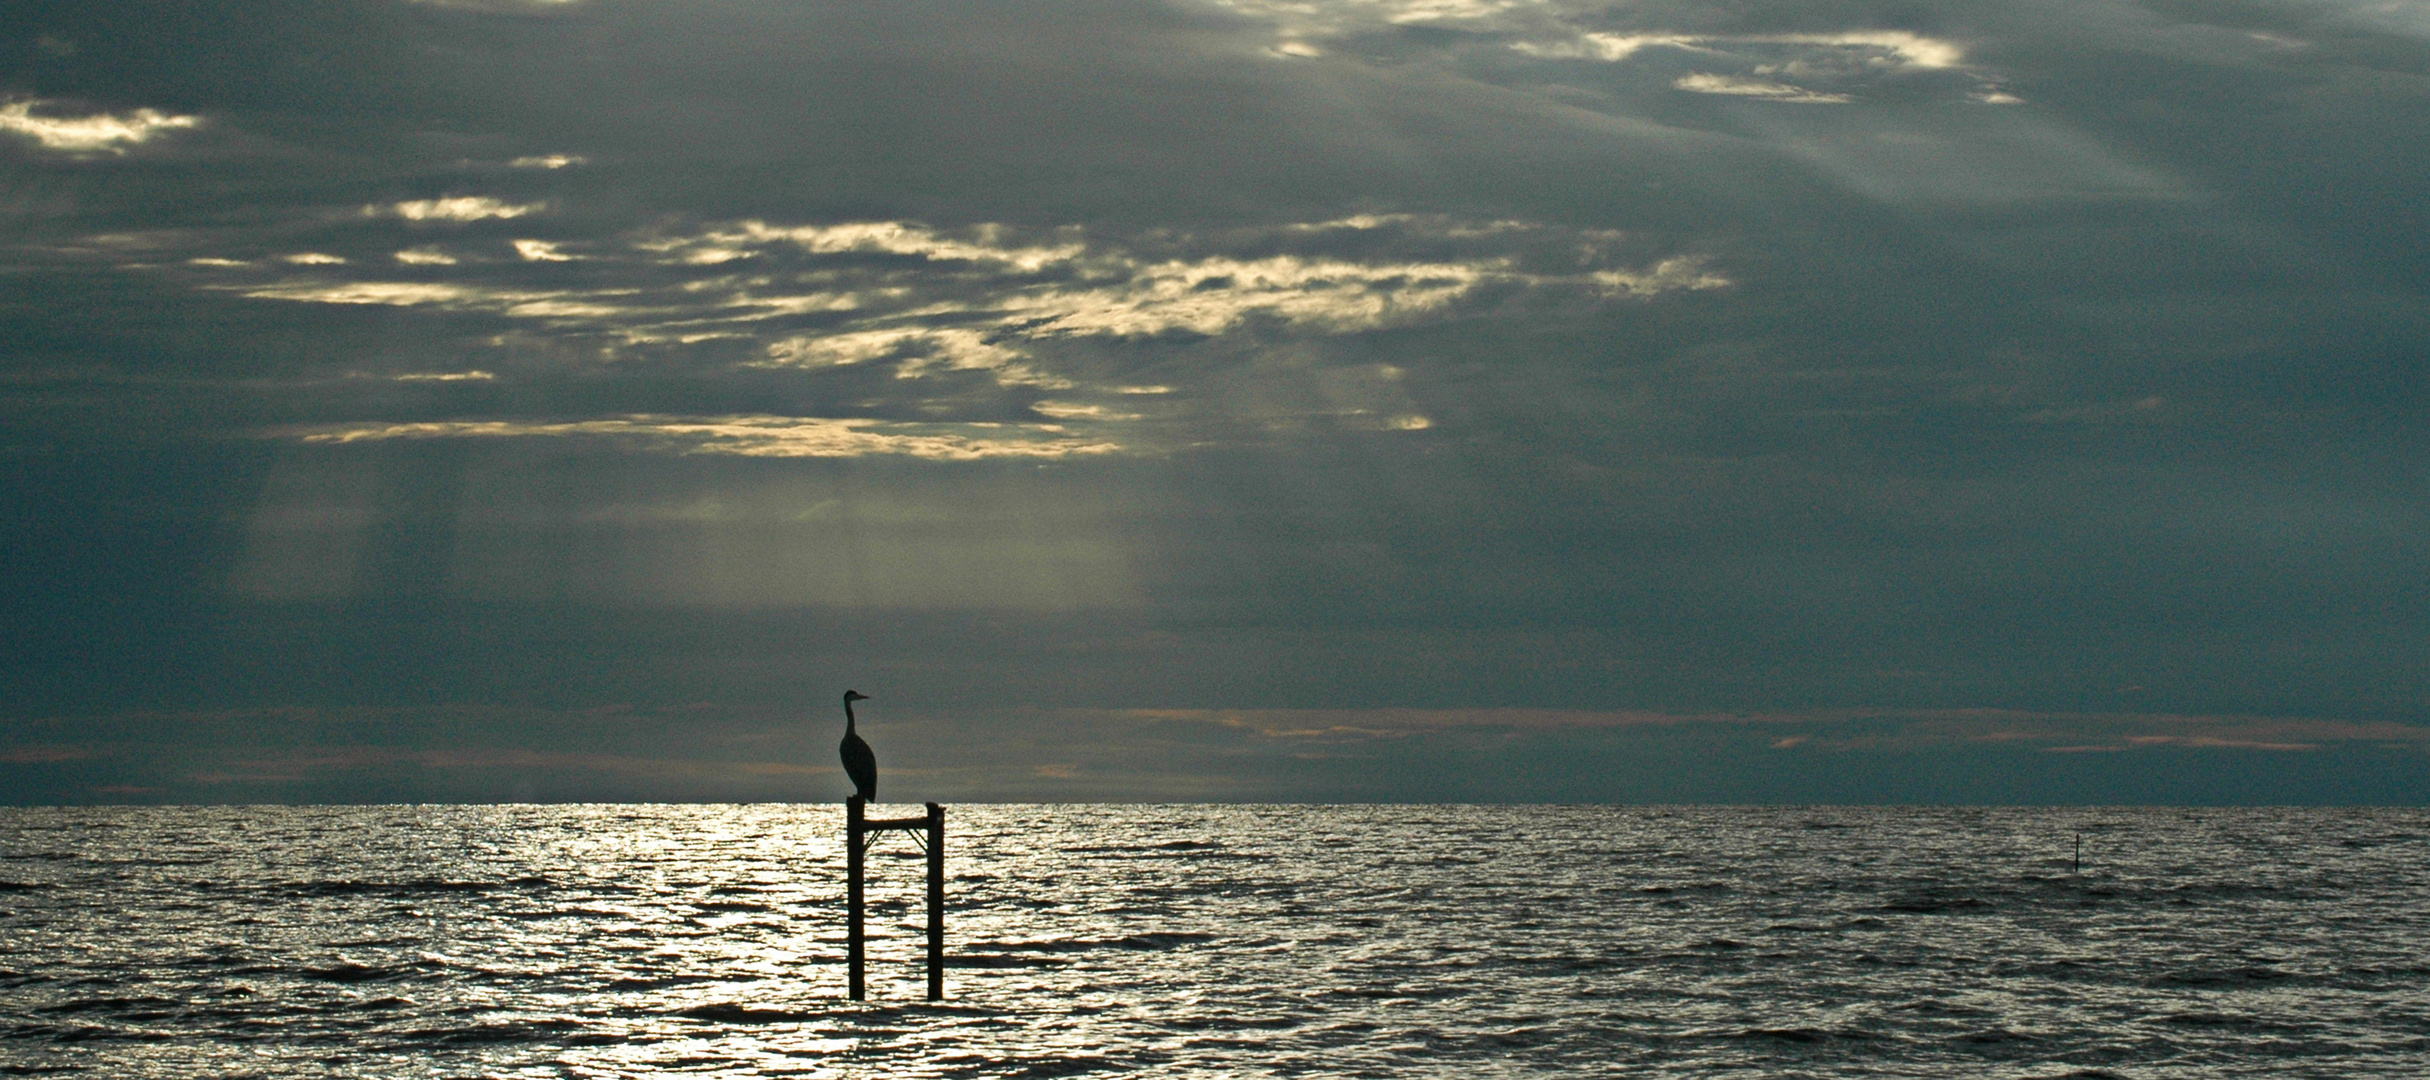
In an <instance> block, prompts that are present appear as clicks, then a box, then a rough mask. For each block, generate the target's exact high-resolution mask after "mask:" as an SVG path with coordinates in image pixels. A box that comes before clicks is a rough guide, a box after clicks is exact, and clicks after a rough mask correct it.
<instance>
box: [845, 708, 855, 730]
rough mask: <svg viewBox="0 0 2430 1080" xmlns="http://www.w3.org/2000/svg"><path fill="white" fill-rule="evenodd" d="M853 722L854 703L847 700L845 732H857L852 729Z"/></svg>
mask: <svg viewBox="0 0 2430 1080" xmlns="http://www.w3.org/2000/svg"><path fill="white" fill-rule="evenodd" d="M852 723H853V720H852V703H851V702H849V701H847V702H845V703H844V734H846V735H852V734H856V732H854V731H853V730H852Z"/></svg>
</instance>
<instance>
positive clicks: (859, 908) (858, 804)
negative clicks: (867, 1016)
mask: <svg viewBox="0 0 2430 1080" xmlns="http://www.w3.org/2000/svg"><path fill="white" fill-rule="evenodd" d="M868 813H869V807H868V805H867V804H866V802H865V801H864V800H863V799H862V798H861V797H860V796H858V795H854V796H852V797H851V798H848V799H846V800H844V848H845V852H846V857H845V866H846V869H845V874H846V878H847V881H846V884H845V887H844V912H845V913H844V919H845V931H844V940H845V945H844V956H845V964H846V965H847V966H848V967H850V969H851V972H850V975H849V976H848V978H849V983H848V988H849V992H850V994H851V995H852V1000H854V1001H863V1000H867V998H868V996H869V988H868V980H867V978H866V977H865V976H866V974H867V971H868V959H869V958H868V950H867V947H866V946H867V942H868V935H867V934H866V933H865V932H864V931H863V929H862V927H863V925H864V924H865V922H866V921H867V915H868V904H867V902H866V900H867V889H866V885H867V882H868V877H869V860H868V855H869V834H870V833H873V832H885V831H887V830H889V829H899V830H902V831H904V832H912V833H925V834H927V835H926V839H927V841H928V1000H930V1001H941V1000H943V999H944V997H945V808H944V807H942V806H939V805H937V804H936V803H929V804H928V813H927V814H925V815H923V816H920V817H915V818H887V819H883V820H878V821H871V820H869V817H868Z"/></svg>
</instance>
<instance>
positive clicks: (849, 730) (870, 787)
mask: <svg viewBox="0 0 2430 1080" xmlns="http://www.w3.org/2000/svg"><path fill="white" fill-rule="evenodd" d="M867 700H869V695H867V694H864V693H861V692H860V691H858V690H846V691H844V743H843V745H842V746H839V747H836V749H837V751H839V752H841V753H842V754H843V755H844V775H846V776H849V777H851V778H852V786H853V787H856V788H859V789H860V795H861V801H863V802H876V801H877V755H876V754H873V753H871V752H870V751H869V744H868V743H867V742H866V741H863V740H862V738H861V733H860V732H858V731H855V730H853V719H852V703H853V702H855V701H867Z"/></svg>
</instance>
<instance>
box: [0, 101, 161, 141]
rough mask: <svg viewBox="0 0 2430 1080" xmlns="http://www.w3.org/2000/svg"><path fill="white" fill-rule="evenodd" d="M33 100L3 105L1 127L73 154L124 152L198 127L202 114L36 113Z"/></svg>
mask: <svg viewBox="0 0 2430 1080" xmlns="http://www.w3.org/2000/svg"><path fill="white" fill-rule="evenodd" d="M38 104H39V103H38V102H34V101H16V102H11V103H9V104H7V105H0V131H6V132H11V133H14V134H17V135H24V136H28V137H31V138H32V139H33V140H34V141H35V142H37V143H40V144H41V145H42V147H43V149H46V150H57V151H61V152H64V153H70V154H90V153H108V154H123V153H126V152H127V148H128V147H130V146H134V145H137V144H140V143H144V142H149V141H151V140H152V138H153V137H155V136H157V135H159V134H160V133H162V132H164V131H175V130H178V129H181V128H191V127H196V126H198V125H200V124H201V123H202V118H201V117H195V116H171V115H169V114H167V113H164V112H160V111H159V110H157V109H137V110H135V111H134V112H131V113H125V114H123V115H122V114H119V113H94V114H92V115H89V116H48V115H43V116H37V115H35V112H34V110H35V108H36V107H37V105H38Z"/></svg>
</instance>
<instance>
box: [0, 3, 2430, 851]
mask: <svg viewBox="0 0 2430 1080" xmlns="http://www.w3.org/2000/svg"><path fill="white" fill-rule="evenodd" d="M2425 132H2430V4H2425V3H2420V2H2414V0H2385V2H2379V0H2362V2H2295V0H2289V2H2276V3H2273V2H2241V0H2206V2H2202V3H2189V2H2177V0H2155V2H2146V3H2128V2H2120V0H2092V2H2070V0H2055V2H2030V0H2028V2H2012V0H2003V2H1998V3H1992V2H1986V0H1950V2H1940V0H1923V2H1910V0H1902V2H1899V3H1860V2H1842V0H1815V2H1808V3H1766V2H1747V3H1727V4H1710V3H1677V2H1671V0H1652V2H1645V3H1600V2H1568V0H1551V2H1546V0H1334V2H1327V0H1306V2H1302V0H1229V2H1226V0H1171V2H1164V3H1160V2H1154V0H1135V2H1091V0H1073V2H1062V3H1031V2H1024V0H1011V2H1000V3H997V2H989V3H972V2H968V0H955V2H951V3H945V2H935V3H926V2H904V0H879V2H869V0H852V2H834V3H825V2H808V0H686V2H677V0H667V2H651V0H565V2H554V0H548V2H542V0H423V2H413V0H292V2H282V0H232V2H229V3H224V4H209V5H193V4H188V3H182V2H181V3H169V2H165V0H162V2H139V0H125V2H112V3H105V4H96V3H67V2H36V3H26V2H13V0H10V2H0V605H4V606H0V801H6V802H16V803H29V802H30V803H51V802H93V801H136V802H155V801H240V802H254V801H263V802H284V801H356V800H382V801H386V800H499V799H542V800H555V799H615V800H621V799H783V800H795V799H816V800H826V799H835V798H840V797H841V796H842V795H843V794H845V793H847V792H848V791H849V784H848V782H847V781H845V780H844V779H843V777H842V775H841V773H840V770H838V769H837V768H836V763H835V752H834V744H835V740H836V738H837V737H838V736H839V735H840V733H841V723H842V716H841V710H840V708H839V707H838V705H837V700H838V698H839V697H840V696H841V694H842V692H843V690H844V689H845V688H846V687H851V688H853V689H857V690H860V691H862V692H863V693H866V694H869V695H870V696H871V699H872V700H870V701H869V702H867V703H866V704H865V705H864V706H863V709H862V715H863V719H864V721H865V724H864V728H863V730H864V734H866V735H867V737H868V738H869V740H870V741H871V742H872V743H873V744H874V745H875V746H876V748H877V752H878V755H879V759H880V763H881V767H882V769H883V770H884V771H885V773H886V776H887V777H888V779H887V781H886V785H885V791H886V793H887V795H888V796H889V798H902V799H909V800H919V799H929V798H934V799H944V800H981V799H1043V800H1062V799H1151V800H1167V799H1169V800H1185V799H1186V800H1195V799H1227V800H1228V799H1261V800H1262V799H1282V800H1302V799H1308V800H1337V799H1338V800H1388V801H1433V800H1456V801H1623V802H1657V801H1661V802H1667V801H1731V802H1766V801H1827V802H1881V801H1890V802H1984V801H1991V802H2153V801H2162V802H2195V803H2235V802H2385V801H2402V802H2422V801H2426V800H2430V663H2426V661H2430V557H2426V556H2430V486H2426V485H2430V438H2426V437H2425V436H2430V304H2426V303H2425V301H2426V300H2430V295H2426V293H2425V288H2426V286H2430V138H2424V137H2423V135H2424V133H2425Z"/></svg>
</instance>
